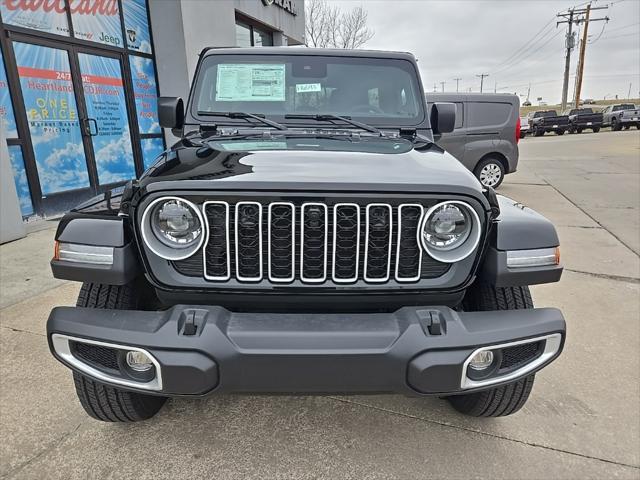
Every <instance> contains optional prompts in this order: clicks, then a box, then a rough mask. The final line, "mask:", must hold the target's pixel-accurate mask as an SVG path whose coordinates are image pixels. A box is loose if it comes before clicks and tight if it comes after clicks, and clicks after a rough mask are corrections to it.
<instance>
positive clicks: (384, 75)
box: [192, 54, 424, 125]
mask: <svg viewBox="0 0 640 480" xmlns="http://www.w3.org/2000/svg"><path fill="white" fill-rule="evenodd" d="M419 91H420V90H419V84H418V76H417V72H416V71H415V68H414V66H413V64H412V63H411V62H408V61H406V60H400V59H398V60H396V59H370V58H359V57H321V56H313V57H303V56H295V55H284V54H283V55H255V56H253V55H241V56H229V55H224V56H217V55H209V56H207V57H206V58H205V59H204V60H203V64H202V68H201V74H200V75H199V78H198V79H197V80H196V90H195V95H194V98H195V99H196V101H195V102H194V104H193V111H192V113H193V114H194V115H195V116H196V117H198V112H226V111H231V110H233V111H240V112H259V113H264V114H266V115H272V116H274V117H275V118H276V119H277V120H276V121H278V120H279V119H278V117H280V118H282V117H283V116H284V115H286V114H294V113H299V114H305V113H306V114H323V113H326V114H334V115H346V116H351V117H352V118H354V119H357V118H360V119H364V120H363V121H365V122H367V121H369V122H371V123H378V124H380V123H392V124H393V125H416V124H418V123H420V122H421V121H422V120H423V119H424V110H423V104H424V102H423V101H421V100H420V94H419ZM200 118H201V119H202V120H203V121H205V120H206V121H215V120H214V119H213V118H212V117H211V116H205V115H201V116H200ZM285 120H286V119H285Z"/></svg>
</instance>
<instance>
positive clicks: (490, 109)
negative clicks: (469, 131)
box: [466, 102, 513, 128]
mask: <svg viewBox="0 0 640 480" xmlns="http://www.w3.org/2000/svg"><path fill="white" fill-rule="evenodd" d="M512 109H513V107H512V106H511V104H510V103H480V102H470V103H469V105H468V117H467V121H466V123H467V127H469V128H471V127H489V126H490V127H499V126H502V125H504V124H506V123H507V122H508V121H509V117H510V116H511V111H512Z"/></svg>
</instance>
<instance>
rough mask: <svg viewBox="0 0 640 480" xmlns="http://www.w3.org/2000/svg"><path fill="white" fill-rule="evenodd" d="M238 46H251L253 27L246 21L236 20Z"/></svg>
mask: <svg viewBox="0 0 640 480" xmlns="http://www.w3.org/2000/svg"><path fill="white" fill-rule="evenodd" d="M236 46H237V47H251V46H252V43H251V27H250V26H249V25H245V24H244V23H240V22H236Z"/></svg>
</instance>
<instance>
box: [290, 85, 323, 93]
mask: <svg viewBox="0 0 640 480" xmlns="http://www.w3.org/2000/svg"><path fill="white" fill-rule="evenodd" d="M321 91H322V85H320V84H319V83H298V84H297V85H296V93H308V92H321Z"/></svg>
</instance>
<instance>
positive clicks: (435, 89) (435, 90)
mask: <svg viewBox="0 0 640 480" xmlns="http://www.w3.org/2000/svg"><path fill="white" fill-rule="evenodd" d="M437 91H438V85H436V84H435V83H434V84H433V93H435V92H437Z"/></svg>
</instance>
